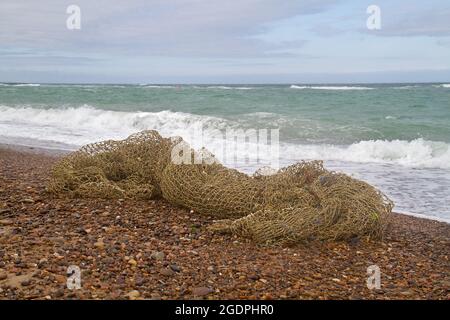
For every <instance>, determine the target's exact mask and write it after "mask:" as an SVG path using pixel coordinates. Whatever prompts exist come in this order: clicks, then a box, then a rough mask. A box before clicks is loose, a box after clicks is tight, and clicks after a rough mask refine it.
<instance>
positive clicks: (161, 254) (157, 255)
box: [150, 251, 166, 261]
mask: <svg viewBox="0 0 450 320" xmlns="http://www.w3.org/2000/svg"><path fill="white" fill-rule="evenodd" d="M150 257H151V258H152V259H155V260H159V261H162V260H164V258H165V257H166V255H165V254H164V252H160V251H155V252H153V253H152V255H151V256H150Z"/></svg>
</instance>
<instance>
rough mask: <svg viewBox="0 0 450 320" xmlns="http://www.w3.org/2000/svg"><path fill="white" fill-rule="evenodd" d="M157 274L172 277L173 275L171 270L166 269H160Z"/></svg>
mask: <svg viewBox="0 0 450 320" xmlns="http://www.w3.org/2000/svg"><path fill="white" fill-rule="evenodd" d="M159 273H161V274H162V275H163V276H167V277H168V276H172V275H173V274H174V272H173V271H172V270H171V269H168V268H162V269H161V270H159Z"/></svg>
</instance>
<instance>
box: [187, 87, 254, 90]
mask: <svg viewBox="0 0 450 320" xmlns="http://www.w3.org/2000/svg"><path fill="white" fill-rule="evenodd" d="M196 88H200V89H205V88H206V89H221V90H252V89H254V88H252V87H227V86H207V87H196Z"/></svg>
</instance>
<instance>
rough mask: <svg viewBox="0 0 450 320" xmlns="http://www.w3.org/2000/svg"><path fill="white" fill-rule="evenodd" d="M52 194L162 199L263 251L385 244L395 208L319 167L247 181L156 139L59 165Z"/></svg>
mask: <svg viewBox="0 0 450 320" xmlns="http://www.w3.org/2000/svg"><path fill="white" fill-rule="evenodd" d="M180 145H181V146H183V148H181V149H179V148H178V147H179V146H180ZM179 150H182V151H181V153H184V152H186V150H188V153H187V154H185V156H186V155H187V157H188V159H189V160H191V161H184V163H181V164H179V163H176V162H174V161H172V159H173V158H172V156H173V153H174V152H179ZM199 155H201V157H199ZM198 158H200V159H201V161H198V160H197V161H196V159H198ZM185 159H186V157H185ZM186 162H188V163H186ZM47 189H48V190H49V191H50V192H52V193H55V194H67V195H69V196H72V197H85V198H89V197H94V198H112V199H113V198H133V199H153V198H158V197H163V198H164V199H166V200H168V201H169V202H171V203H173V204H175V205H179V206H182V207H185V208H188V209H191V210H194V212H198V213H201V214H207V215H210V216H213V217H215V218H218V219H221V220H218V221H216V222H214V223H213V224H212V225H211V229H212V230H214V231H216V232H223V233H233V234H236V235H240V236H244V237H248V238H251V239H253V240H255V241H257V242H259V243H295V242H300V241H304V240H312V239H318V240H345V239H350V238H353V237H363V236H367V237H369V238H372V239H379V238H380V237H381V236H382V234H383V230H384V228H385V226H386V222H387V219H388V217H389V214H390V213H391V211H392V208H393V203H392V202H391V201H390V200H389V199H388V198H387V197H385V196H384V195H383V194H382V193H380V192H379V191H378V190H377V189H375V188H374V187H372V186H371V185H369V184H367V183H365V182H363V181H359V180H356V179H353V178H351V177H349V176H347V175H345V174H341V173H335V172H331V171H328V170H326V169H325V168H324V167H323V165H322V162H320V161H312V162H299V163H297V164H294V165H291V166H289V167H286V168H283V169H280V170H279V171H278V172H276V173H275V174H272V175H264V173H263V172H262V171H261V170H260V171H257V172H255V174H253V175H252V176H249V175H247V174H244V173H242V172H239V171H237V170H234V169H230V168H227V167H225V166H223V165H222V164H220V163H219V162H218V161H217V159H215V158H214V155H212V154H210V153H209V152H207V151H206V150H202V151H200V152H198V151H194V150H193V149H191V148H190V147H189V146H188V145H187V143H186V142H184V141H183V140H182V139H181V138H178V137H177V138H163V137H161V135H160V134H159V133H158V132H157V131H143V132H140V133H137V134H134V135H132V136H130V137H128V138H127V139H125V140H122V141H112V140H109V141H104V142H99V143H94V144H89V145H87V146H84V147H83V148H81V149H80V150H78V151H76V152H73V153H71V154H69V155H67V156H66V157H64V158H63V159H62V160H61V161H60V162H59V163H57V164H56V166H55V167H54V169H53V173H52V178H51V180H50V183H49V185H48V188H47Z"/></svg>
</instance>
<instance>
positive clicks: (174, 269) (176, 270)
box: [170, 264, 181, 272]
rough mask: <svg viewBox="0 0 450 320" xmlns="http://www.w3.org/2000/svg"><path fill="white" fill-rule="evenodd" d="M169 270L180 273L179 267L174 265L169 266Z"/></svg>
mask: <svg viewBox="0 0 450 320" xmlns="http://www.w3.org/2000/svg"><path fill="white" fill-rule="evenodd" d="M170 269H172V270H173V271H175V272H180V271H181V268H180V267H179V266H177V265H176V264H171V265H170Z"/></svg>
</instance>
